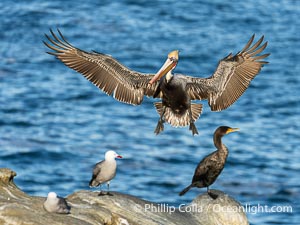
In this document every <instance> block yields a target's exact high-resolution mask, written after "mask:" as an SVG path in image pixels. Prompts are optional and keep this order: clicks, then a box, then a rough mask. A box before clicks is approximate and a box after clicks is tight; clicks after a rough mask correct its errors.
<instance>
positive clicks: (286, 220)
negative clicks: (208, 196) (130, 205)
mask: <svg viewBox="0 0 300 225" xmlns="http://www.w3.org/2000/svg"><path fill="white" fill-rule="evenodd" d="M299 14H300V2H299V1H296V0H295V1H292V0H291V1H286V0H278V1H269V0H266V1H250V0H246V1H223V0H214V1H184V2H183V1H181V2H179V1H178V2H176V1H170V0H164V1H133V0H127V1H126V0H122V1H118V2H116V1H115V2H114V1H92V0H84V1H83V0H79V1H62V0H54V1H38V0H30V1H16V2H14V3H13V2H12V1H8V0H2V1H1V2H0V21H1V22H0V28H1V32H0V45H1V48H0V59H1V60H0V93H1V96H0V167H9V168H11V169H13V170H14V171H16V172H17V174H18V175H17V177H16V178H15V182H16V184H17V185H18V186H19V187H20V188H21V189H22V190H24V191H25V192H26V193H28V194H31V195H38V196H46V194H47V193H48V192H49V191H56V192H57V193H58V194H59V195H62V196H66V195H68V194H70V193H72V192H74V191H78V190H82V189H89V187H88V181H89V179H90V177H91V171H92V167H93V165H94V164H95V163H96V162H97V161H100V160H102V159H103V156H104V152H105V151H106V150H108V149H113V150H115V151H117V152H118V153H119V154H121V155H123V157H124V159H122V160H119V161H118V165H119V167H118V173H117V176H116V178H115V179H114V180H113V181H112V183H111V189H112V190H114V191H119V192H123V193H127V194H132V195H136V196H139V197H141V198H143V199H146V200H150V201H155V202H159V203H168V204H169V205H175V206H178V205H179V204H184V203H189V202H190V201H191V200H192V199H193V198H194V197H196V195H197V194H199V193H203V192H204V191H205V190H204V189H203V190H201V189H194V190H191V191H190V192H189V193H188V194H186V195H185V196H183V197H179V196H178V193H179V191H181V189H182V188H184V187H185V186H186V185H188V184H189V183H190V181H191V179H192V175H193V172H194V169H195V167H196V165H197V164H198V162H199V161H200V159H201V158H202V157H203V156H205V155H207V154H209V153H210V152H212V151H214V150H215V147H214V146H213V143H212V134H213V132H214V130H215V129H216V128H217V127H218V126H220V125H228V126H232V127H239V128H240V132H239V133H233V134H230V135H228V136H226V137H225V138H224V142H225V144H226V145H227V146H228V148H229V150H230V153H229V158H228V161H227V164H226V167H225V169H224V170H223V173H222V174H221V175H220V177H219V178H218V180H217V181H216V182H215V183H214V184H213V185H212V188H215V189H220V190H222V191H224V192H226V193H228V194H229V195H231V196H233V197H234V198H236V199H237V200H238V201H239V202H241V203H242V204H243V205H245V206H247V205H248V206H249V205H250V206H254V207H255V206H267V207H269V208H268V209H271V207H273V208H272V209H273V210H274V211H275V212H265V211H264V212H257V213H255V212H254V211H252V212H251V211H250V212H248V218H249V220H250V223H251V224H299V221H300V213H299V210H300V203H299V199H300V183H299V171H300V151H299V150H300V149H299V140H300V133H299V128H300V122H299V121H300V117H299V113H300V104H299V103H300V95H299V88H300V77H299V71H300V70H299V69H300V68H299V61H300V56H299V51H300V49H299V43H300V42H299V37H300V36H299V29H300V22H299ZM49 28H53V29H56V28H60V30H61V31H62V32H63V34H64V35H65V36H66V38H67V39H68V40H69V42H71V43H72V44H73V45H75V46H77V47H79V48H81V49H85V50H97V51H99V52H103V53H106V54H110V55H112V56H114V57H115V58H117V59H118V60H119V61H120V62H122V63H123V64H125V65H126V66H128V67H129V68H131V69H134V70H137V71H141V72H145V73H148V72H149V73H154V72H156V71H157V70H158V69H159V68H160V66H161V65H162V63H163V62H164V61H165V59H166V56H167V53H168V52H169V51H171V50H174V49H179V50H180V61H179V64H178V66H177V68H176V70H175V72H177V73H184V74H188V75H193V76H199V77H208V76H210V75H211V74H212V73H213V71H214V69H215V68H216V66H217V63H218V60H220V59H222V58H223V57H224V56H226V55H227V54H228V53H230V52H234V53H236V52H237V51H239V50H241V48H242V47H243V46H244V44H245V43H246V42H247V41H248V39H249V38H250V37H251V35H252V34H253V33H256V35H257V37H259V36H261V35H265V38H266V40H267V41H268V42H269V45H268V47H267V50H266V52H270V53H271V56H270V57H269V58H268V60H269V62H270V64H269V65H266V66H265V67H264V68H263V70H262V72H261V73H260V74H259V75H258V76H257V77H256V78H255V79H254V80H253V82H252V83H251V85H250V87H249V89H248V90H247V91H246V92H245V93H244V95H243V96H242V97H241V98H240V99H239V100H238V101H237V102H236V103H235V104H234V105H233V106H231V107H230V108H229V109H227V110H224V111H222V112H210V109H209V106H208V105H207V102H206V101H204V102H203V104H204V111H203V114H202V115H201V118H200V119H199V120H198V121H197V122H196V126H197V127H198V130H199V135H198V136H195V137H193V136H192V135H191V132H190V131H189V130H188V128H187V127H185V128H177V129H175V128H171V127H170V126H169V125H166V126H165V131H164V132H163V133H162V134H160V135H158V136H155V135H154V133H153V131H154V129H155V126H156V123H157V120H158V114H157V113H156V111H155V109H154V107H153V102H155V101H156V100H153V99H150V98H145V100H144V102H143V104H142V105H141V106H136V107H134V106H131V105H126V104H123V103H120V102H117V101H115V100H114V99H113V98H112V97H108V96H107V95H106V94H104V93H102V92H100V91H99V90H98V89H97V88H96V87H94V86H93V85H92V84H91V83H90V82H88V81H87V80H85V79H84V78H83V77H82V76H81V75H80V74H78V73H76V72H74V71H72V70H71V69H69V68H67V67H66V66H64V65H63V64H62V63H60V62H59V61H58V60H56V59H55V58H54V57H53V56H51V55H48V54H46V53H45V52H46V51H47V48H46V47H45V46H44V45H43V43H42V41H43V40H46V39H45V37H44V33H49ZM284 206H289V207H291V208H292V210H293V211H292V212H279V211H280V209H283V207H284ZM274 207H275V208H276V209H275V208H274ZM281 211H283V210H281Z"/></svg>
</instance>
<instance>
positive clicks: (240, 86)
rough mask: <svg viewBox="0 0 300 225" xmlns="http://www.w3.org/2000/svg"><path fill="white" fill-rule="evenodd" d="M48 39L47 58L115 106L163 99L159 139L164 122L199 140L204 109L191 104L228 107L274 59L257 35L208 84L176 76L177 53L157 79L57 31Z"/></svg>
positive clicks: (221, 63)
mask: <svg viewBox="0 0 300 225" xmlns="http://www.w3.org/2000/svg"><path fill="white" fill-rule="evenodd" d="M50 33H51V36H52V37H51V36H48V35H46V37H47V39H48V40H49V42H44V43H45V45H46V46H47V47H48V48H50V49H51V50H53V51H51V52H48V53H49V54H51V55H54V56H55V57H56V58H58V59H59V60H60V61H62V62H63V63H64V64H65V65H66V66H68V67H70V68H71V69H73V70H75V71H77V72H79V73H81V74H82V75H83V76H84V77H85V78H86V79H88V80H89V81H90V82H92V83H93V84H94V85H96V86H97V87H98V88H99V89H100V90H102V91H104V92H105V93H106V94H108V95H111V96H113V97H114V98H115V99H116V100H118V101H121V102H125V103H127V104H132V105H140V104H142V101H143V98H144V96H148V97H153V98H161V99H162V101H161V102H156V103H155V107H156V110H157V112H158V114H159V116H160V119H159V121H158V123H157V126H156V129H155V131H154V132H155V133H156V134H159V133H160V132H162V131H163V130H164V123H165V122H167V123H169V124H171V126H173V127H183V126H188V125H189V129H190V130H191V131H192V134H193V135H194V134H198V130H197V128H196V126H195V121H196V120H197V119H198V118H199V116H200V114H201V113H202V104H199V103H192V101H193V100H205V99H207V100H208V104H209V106H210V109H211V111H221V110H224V109H226V108H228V107H230V106H231V105H232V104H233V103H234V102H236V101H237V99H238V98H239V97H240V96H241V95H242V94H243V93H244V92H245V91H246V89H247V88H248V87H249V85H250V82H251V80H253V79H254V78H255V76H256V75H257V74H258V73H259V72H260V70H261V68H262V67H263V66H264V65H265V64H267V63H268V62H267V61H264V59H265V58H267V57H268V56H269V55H270V54H268V53H267V54H261V53H263V51H264V49H265V48H266V47H267V42H265V43H264V44H262V42H263V40H264V36H262V37H261V38H260V39H259V40H258V41H257V42H256V43H254V44H253V41H254V35H253V36H252V37H251V38H250V40H249V41H248V42H247V44H246V45H245V47H244V48H243V49H242V50H241V51H239V52H238V53H237V54H235V55H233V54H231V53H230V54H229V55H227V56H226V57H225V58H223V59H221V60H220V61H219V64H218V65H217V67H216V69H215V72H214V73H213V74H212V75H211V76H209V77H207V78H202V77H192V76H186V75H183V74H173V73H172V71H173V70H174V69H175V68H176V66H177V63H178V60H179V55H178V51H172V52H170V53H169V54H168V58H167V60H166V62H165V63H164V65H163V66H162V68H161V69H160V70H159V71H158V72H157V73H156V74H145V73H141V72H137V71H134V70H131V69H129V68H127V67H126V66H124V65H122V64H121V63H120V62H119V61H117V60H116V59H115V58H113V57H111V56H109V55H106V54H103V53H98V52H95V51H93V52H87V51H84V50H81V49H79V48H76V47H74V46H73V45H71V44H70V43H69V42H68V41H67V40H66V38H65V37H64V36H63V35H62V33H61V32H60V31H59V30H58V33H59V36H57V35H56V34H55V33H54V32H53V31H52V30H50ZM144 54H145V53H144ZM260 54H261V55H260Z"/></svg>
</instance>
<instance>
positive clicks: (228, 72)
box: [187, 35, 270, 111]
mask: <svg viewBox="0 0 300 225" xmlns="http://www.w3.org/2000/svg"><path fill="white" fill-rule="evenodd" d="M263 39H264V36H262V37H261V38H260V39H259V40H258V41H257V42H256V43H255V44H254V45H253V46H252V47H251V44H252V42H253V40H254V35H253V36H252V37H251V38H250V40H249V41H248V43H247V44H246V45H245V47H244V48H243V50H242V51H240V52H239V53H237V54H236V55H234V56H233V55H232V54H229V55H228V56H226V57H225V58H224V59H222V60H221V61H220V62H219V65H218V67H217V69H216V71H215V72H214V74H213V75H212V76H211V77H209V78H195V77H187V78H188V79H189V82H188V92H189V94H190V96H191V99H192V100H196V99H199V100H201V99H208V104H209V105H210V107H211V110H212V111H220V110H223V109H226V108H228V107H229V106H231V105H232V104H233V103H234V102H235V101H236V100H237V99H238V98H239V97H240V96H241V95H242V94H243V93H244V92H245V90H246V89H247V88H248V86H249V84H250V82H251V80H252V79H254V77H255V76H256V75H257V74H258V73H259V72H260V70H261V68H262V67H263V65H264V64H267V63H268V62H266V61H258V60H260V59H264V58H266V57H268V56H269V55H270V54H263V55H259V56H257V54H259V53H261V52H262V51H263V50H264V49H265V48H266V47H267V44H268V42H265V43H264V44H263V45H260V44H261V43H262V42H263Z"/></svg>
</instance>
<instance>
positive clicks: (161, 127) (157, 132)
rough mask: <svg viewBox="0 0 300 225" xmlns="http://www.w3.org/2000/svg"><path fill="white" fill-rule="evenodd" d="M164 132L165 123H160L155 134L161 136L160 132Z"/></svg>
mask: <svg viewBox="0 0 300 225" xmlns="http://www.w3.org/2000/svg"><path fill="white" fill-rule="evenodd" d="M163 130H164V123H163V122H161V121H158V123H157V126H156V128H155V131H154V133H155V134H156V135H158V134H159V133H160V132H162V131H163Z"/></svg>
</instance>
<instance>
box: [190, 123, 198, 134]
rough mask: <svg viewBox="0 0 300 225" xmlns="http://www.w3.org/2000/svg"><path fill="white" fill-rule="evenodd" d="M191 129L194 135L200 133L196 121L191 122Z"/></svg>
mask: <svg viewBox="0 0 300 225" xmlns="http://www.w3.org/2000/svg"><path fill="white" fill-rule="evenodd" d="M189 129H190V130H191V131H192V133H193V135H195V134H199V133H198V130H197V128H196V126H195V124H194V123H190V128H189Z"/></svg>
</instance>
